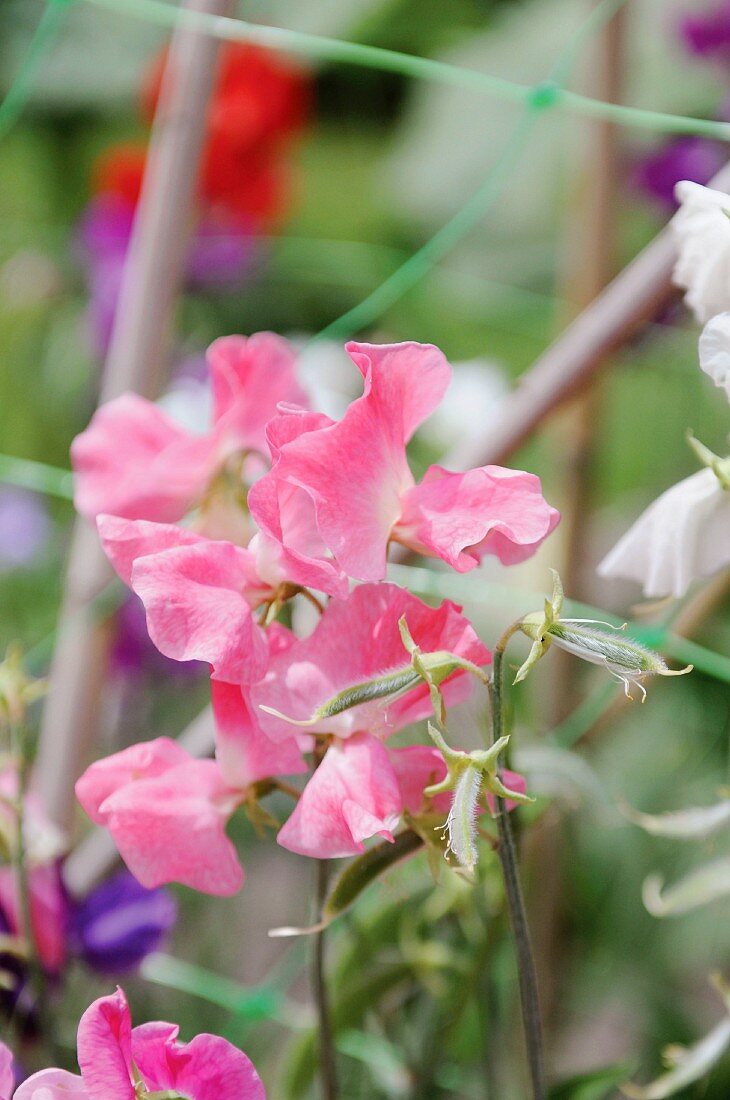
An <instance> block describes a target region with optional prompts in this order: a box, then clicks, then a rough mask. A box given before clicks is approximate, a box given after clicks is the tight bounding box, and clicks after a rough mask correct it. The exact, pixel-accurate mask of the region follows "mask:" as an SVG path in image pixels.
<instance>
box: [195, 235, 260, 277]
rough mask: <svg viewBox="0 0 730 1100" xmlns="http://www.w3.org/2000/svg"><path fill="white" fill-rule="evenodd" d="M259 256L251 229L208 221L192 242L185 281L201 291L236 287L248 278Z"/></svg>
mask: <svg viewBox="0 0 730 1100" xmlns="http://www.w3.org/2000/svg"><path fill="white" fill-rule="evenodd" d="M258 255H259V249H258V242H257V240H256V238H255V236H254V235H253V233H252V230H251V228H247V227H246V226H243V225H241V226H234V225H232V224H230V223H228V222H224V221H220V220H215V221H214V220H212V219H210V218H209V219H208V220H206V221H201V222H200V223H199V225H198V228H197V231H196V234H195V237H194V238H193V241H192V245H191V249H190V255H189V257H188V272H187V274H188V281H189V282H190V283H191V284H192V285H193V286H197V287H202V288H206V287H212V288H215V287H220V286H227V285H228V286H230V285H236V284H237V283H240V282H241V281H242V280H243V279H245V278H247V277H248V276H249V275H251V273H252V271H253V268H254V267H255V265H256V261H257V259H258Z"/></svg>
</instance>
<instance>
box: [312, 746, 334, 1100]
mask: <svg viewBox="0 0 730 1100" xmlns="http://www.w3.org/2000/svg"><path fill="white" fill-rule="evenodd" d="M325 751H326V747H325V746H323V745H322V746H320V745H318V746H316V748H315V754H314V768H315V771H316V769H317V768H318V767H319V765H320V764H321V762H322V758H323V756H324V753H325ZM315 862H316V871H315V899H316V907H317V908H316V914H315V919H316V920H317V921H319V920H320V918H321V916H322V910H323V909H324V903H325V901H326V900H327V882H328V880H329V870H330V868H329V861H328V860H326V859H318V860H316V861H315ZM325 936H326V932H325V931H324V930H322V931H321V932H315V934H314V954H313V957H312V988H313V992H314V1001H315V1005H316V1008H317V1033H318V1034H317V1038H318V1041H319V1075H320V1082H321V1087H322V1100H337V1097H338V1090H337V1066H336V1059H335V1042H334V1033H333V1030H332V1017H331V1014H330V1004H329V995H328V990H327V975H326V940H325Z"/></svg>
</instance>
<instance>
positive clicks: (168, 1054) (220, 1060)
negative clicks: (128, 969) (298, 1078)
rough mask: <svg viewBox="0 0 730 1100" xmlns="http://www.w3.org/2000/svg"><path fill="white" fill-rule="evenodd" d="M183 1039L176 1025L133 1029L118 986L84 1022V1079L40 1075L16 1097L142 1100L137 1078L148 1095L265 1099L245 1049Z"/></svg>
mask: <svg viewBox="0 0 730 1100" xmlns="http://www.w3.org/2000/svg"><path fill="white" fill-rule="evenodd" d="M177 1036H178V1028H177V1027H176V1025H175V1024H167V1023H162V1022H158V1023H151V1024H142V1025H141V1026H140V1027H135V1028H133V1027H132V1019H131V1014H130V1011H129V1005H128V1004H127V999H126V997H125V996H124V993H123V992H122V990H121V989H117V991H116V993H113V994H111V996H109V997H100V998H99V1000H97V1001H94V1003H93V1004H92V1005H90V1006H89V1008H87V1010H86V1012H85V1013H84V1014H83V1016H82V1017H81V1020H80V1022H79V1030H78V1040H77V1049H78V1060H79V1067H80V1069H81V1076H80V1077H79V1076H77V1075H75V1074H72V1073H67V1072H66V1071H65V1070H59V1069H46V1070H41V1071H40V1073H35V1074H33V1076H32V1077H30V1078H29V1079H28V1080H27V1081H26V1082H25V1083H24V1084H23V1085H21V1086H20V1088H19V1089H18V1090H17V1092H16V1093H15V1100H63V1098H64V1097H67V1096H74V1097H77V1100H135V1098H136V1097H137V1095H138V1092H137V1090H136V1089H135V1079H136V1080H141V1082H142V1085H143V1087H144V1089H145V1090H146V1091H147V1092H164V1091H169V1092H172V1093H176V1094H179V1095H181V1096H185V1097H188V1098H189V1100H265V1097H266V1093H265V1090H264V1086H263V1084H262V1082H261V1079H260V1077H259V1075H258V1074H257V1072H256V1070H255V1069H254V1066H253V1064H252V1063H251V1061H250V1059H249V1058H247V1057H246V1055H245V1054H244V1053H243V1051H241V1050H239V1049H238V1048H237V1047H234V1046H233V1045H232V1044H231V1043H229V1042H228V1041H227V1040H226V1039H222V1038H220V1037H219V1036H218V1035H207V1034H201V1035H196V1036H195V1038H194V1039H192V1040H191V1042H189V1043H181V1042H179V1040H178V1038H177ZM2 1100H4V1098H2ZM8 1100H9V1096H8Z"/></svg>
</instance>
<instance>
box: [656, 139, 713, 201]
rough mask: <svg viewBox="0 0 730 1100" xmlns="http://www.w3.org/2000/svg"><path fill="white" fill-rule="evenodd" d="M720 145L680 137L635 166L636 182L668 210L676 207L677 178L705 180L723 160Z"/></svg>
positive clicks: (697, 181)
mask: <svg viewBox="0 0 730 1100" xmlns="http://www.w3.org/2000/svg"><path fill="white" fill-rule="evenodd" d="M725 159H726V154H725V153H724V152H723V149H722V146H721V145H719V144H718V143H717V142H714V141H711V140H710V139H709V138H701V137H680V138H675V139H674V140H673V141H671V142H669V144H667V145H664V146H662V148H660V149H658V150H656V151H655V152H653V153H651V154H650V155H649V156H648V157H646V159H645V160H643V161H642V162H641V163H640V164H639V165H638V166H637V168H636V171H635V175H634V178H635V182H636V184H637V186H638V187H639V188H640V189H641V190H642V191H644V192H645V193H646V194H647V195H649V196H650V197H651V198H653V199H656V200H657V202H659V203H661V205H662V206H664V207H665V208H666V209H667V210H675V209H676V207H677V203H676V201H675V198H674V187H675V184H677V183H678V182H679V181H680V180H691V181H692V182H693V183H703V184H704V183H707V181H708V180H710V179H712V177H713V176H714V175H715V173H716V172H718V171H719V170H720V168H722V166H723V164H724V163H725Z"/></svg>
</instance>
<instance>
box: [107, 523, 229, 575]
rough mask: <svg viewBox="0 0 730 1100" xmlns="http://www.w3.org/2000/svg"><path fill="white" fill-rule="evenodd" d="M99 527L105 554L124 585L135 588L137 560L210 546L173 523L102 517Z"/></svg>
mask: <svg viewBox="0 0 730 1100" xmlns="http://www.w3.org/2000/svg"><path fill="white" fill-rule="evenodd" d="M96 526H97V529H98V531H99V538H100V539H101V545H102V546H103V547H104V553H105V554H106V556H107V557H108V558H109V561H110V562H111V563H112V565H113V566H114V568H115V570H116V571H117V573H118V574H119V576H120V577H121V578H122V580H123V581H124V583H125V584H127V585H130V587H131V584H132V566H133V565H134V563H135V561H136V560H137V558H143V557H146V556H147V555H148V554H159V553H161V552H162V551H163V550H171V549H173V547H175V546H197V545H199V544H201V543H203V544H205V543H207V542H208V539H206V538H205V537H204V536H203V535H198V534H196V533H195V532H194V531H189V530H188V529H187V528H186V527H178V526H177V525H176V524H172V523H150V521H149V520H144V519H141V520H129V519H123V518H120V517H119V516H107V515H100V516H98V517H97V520H96Z"/></svg>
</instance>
